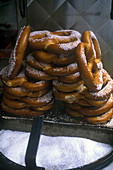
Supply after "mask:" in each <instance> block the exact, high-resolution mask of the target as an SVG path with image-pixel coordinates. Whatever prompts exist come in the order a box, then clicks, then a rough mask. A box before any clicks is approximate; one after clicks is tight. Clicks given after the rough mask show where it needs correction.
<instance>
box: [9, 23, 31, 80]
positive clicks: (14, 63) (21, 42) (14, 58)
mask: <svg viewBox="0 0 113 170" xmlns="http://www.w3.org/2000/svg"><path fill="white" fill-rule="evenodd" d="M29 34H30V27H29V26H24V27H23V28H21V30H20V33H19V35H18V38H17V40H16V44H15V47H14V50H13V51H12V53H11V56H10V59H9V65H8V77H9V78H10V79H13V78H14V77H15V76H16V75H17V74H18V72H19V70H20V67H21V65H22V60H23V57H24V53H25V50H26V47H27V43H28V38H29Z"/></svg>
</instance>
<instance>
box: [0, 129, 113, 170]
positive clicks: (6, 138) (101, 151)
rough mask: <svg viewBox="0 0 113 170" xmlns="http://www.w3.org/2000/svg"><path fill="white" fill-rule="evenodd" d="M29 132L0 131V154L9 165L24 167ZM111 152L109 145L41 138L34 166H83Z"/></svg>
mask: <svg viewBox="0 0 113 170" xmlns="http://www.w3.org/2000/svg"><path fill="white" fill-rule="evenodd" d="M29 136H30V133H29V132H17V131H10V130H1V131H0V151H1V152H2V153H3V154H4V155H5V156H6V157H8V158H9V159H11V160H12V161H14V162H16V163H18V164H21V165H24V166H25V153H26V149H27V144H28V140H29ZM111 149H112V146H110V145H109V144H104V143H100V142H96V141H93V140H90V139H86V138H79V137H63V136H59V137H50V136H45V135H41V137H40V143H39V147H38V152H37V155H36V164H37V166H40V167H45V169H46V170H63V169H70V168H76V167H78V166H83V165H85V164H88V163H90V162H92V161H95V160H97V159H99V158H100V157H102V156H104V155H105V154H107V153H108V152H109V151H110V150H111Z"/></svg>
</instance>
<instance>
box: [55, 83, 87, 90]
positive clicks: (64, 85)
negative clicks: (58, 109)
mask: <svg viewBox="0 0 113 170" xmlns="http://www.w3.org/2000/svg"><path fill="white" fill-rule="evenodd" d="M83 84H84V81H78V82H76V83H70V84H69V83H63V82H61V81H58V80H53V86H54V88H55V89H57V90H59V91H62V92H73V91H75V90H78V91H79V89H81V87H82V86H83Z"/></svg>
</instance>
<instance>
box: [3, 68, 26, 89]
mask: <svg viewBox="0 0 113 170" xmlns="http://www.w3.org/2000/svg"><path fill="white" fill-rule="evenodd" d="M1 79H2V81H3V83H5V84H6V85H7V86H9V87H17V86H21V85H22V83H23V82H25V81H27V78H26V76H25V74H24V72H23V71H22V72H20V73H19V74H18V75H17V76H16V77H15V78H14V79H12V80H11V79H9V78H8V76H7V72H5V73H3V74H2V76H1Z"/></svg>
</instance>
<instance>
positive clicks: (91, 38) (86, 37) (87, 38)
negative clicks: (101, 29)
mask: <svg viewBox="0 0 113 170" xmlns="http://www.w3.org/2000/svg"><path fill="white" fill-rule="evenodd" d="M82 41H83V42H85V43H87V44H88V45H89V46H90V47H91V48H94V50H95V52H96V59H99V60H100V62H101V49H100V46H99V42H98V40H97V38H96V36H95V34H94V33H93V32H92V31H85V32H83V34H82Z"/></svg>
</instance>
